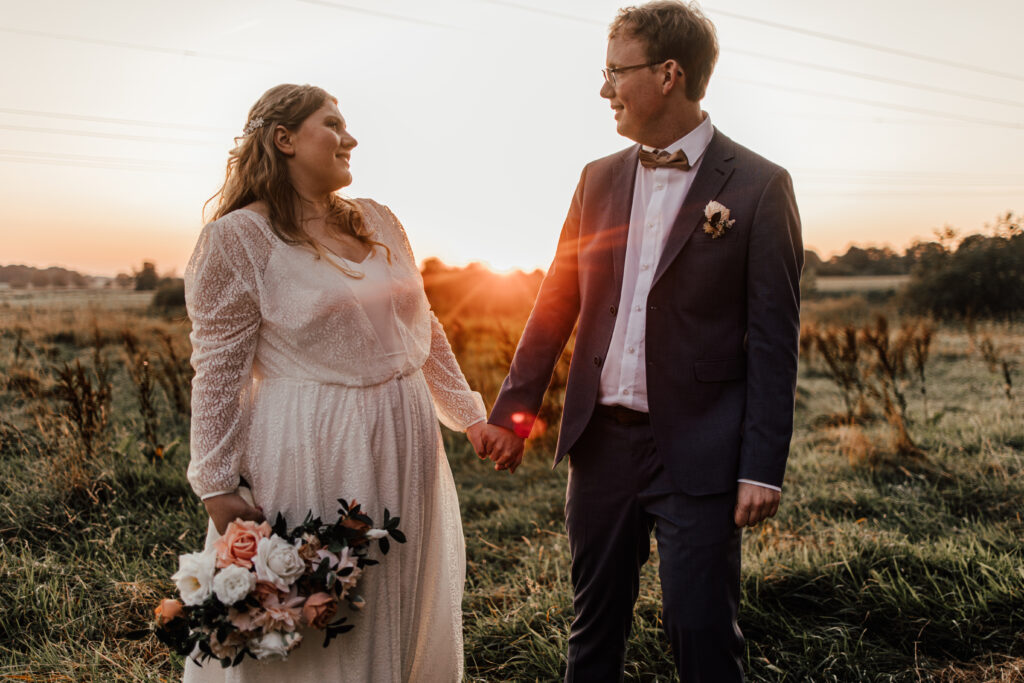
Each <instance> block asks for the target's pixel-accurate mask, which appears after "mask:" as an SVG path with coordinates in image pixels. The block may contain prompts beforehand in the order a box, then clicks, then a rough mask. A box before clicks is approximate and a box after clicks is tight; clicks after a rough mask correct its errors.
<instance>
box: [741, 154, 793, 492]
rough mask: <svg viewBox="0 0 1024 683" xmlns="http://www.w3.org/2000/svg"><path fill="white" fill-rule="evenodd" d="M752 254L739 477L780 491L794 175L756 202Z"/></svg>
mask: <svg viewBox="0 0 1024 683" xmlns="http://www.w3.org/2000/svg"><path fill="white" fill-rule="evenodd" d="M748 250H749V251H748V254H747V352H746V353H747V401H746V413H745V416H744V420H743V433H742V446H741V449H740V462H739V473H738V478H739V479H746V480H751V481H755V482H762V483H765V484H771V485H773V486H782V478H783V475H784V474H785V470H786V459H787V457H788V455H789V442H790V439H791V437H792V435H793V405H794V400H795V396H796V374H797V354H798V348H799V337H800V271H801V269H802V268H803V259H804V250H803V242H802V240H801V237H800V216H799V213H798V212H797V207H796V198H795V196H794V194H793V184H792V182H791V180H790V177H789V174H788V173H787V172H786V171H785V170H783V169H779V170H778V171H776V173H775V174H774V175H773V176H772V178H771V179H770V180H769V181H768V184H767V185H766V186H765V189H764V192H763V193H762V195H761V198H760V200H759V201H758V206H757V210H756V214H755V216H754V220H753V223H752V226H751V231H750V241H749V247H748Z"/></svg>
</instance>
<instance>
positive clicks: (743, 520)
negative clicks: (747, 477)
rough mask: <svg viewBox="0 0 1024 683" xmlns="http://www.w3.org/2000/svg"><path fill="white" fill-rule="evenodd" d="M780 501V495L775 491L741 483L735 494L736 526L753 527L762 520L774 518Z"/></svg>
mask: <svg viewBox="0 0 1024 683" xmlns="http://www.w3.org/2000/svg"><path fill="white" fill-rule="evenodd" d="M781 499H782V494H781V493H779V492H778V491H776V490H775V489H770V488H767V487H765V486H758V485H757V484H748V483H747V482H745V481H741V482H740V483H739V489H738V490H737V492H736V512H735V513H734V521H735V522H736V526H738V527H744V526H754V525H755V524H757V523H758V522H760V521H761V520H763V519H768V518H769V517H773V516H775V513H776V512H778V511H779V501H780V500H781Z"/></svg>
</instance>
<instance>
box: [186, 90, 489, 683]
mask: <svg viewBox="0 0 1024 683" xmlns="http://www.w3.org/2000/svg"><path fill="white" fill-rule="evenodd" d="M237 143H238V144H237V145H236V147H235V149H233V150H232V152H231V155H230V158H229V160H228V164H227V176H226V179H225V181H224V185H223V186H222V187H221V189H220V192H219V193H218V195H215V198H217V197H219V202H218V204H217V208H216V212H215V215H214V218H215V220H214V221H213V222H212V223H209V224H208V225H207V226H206V227H205V228H203V231H202V234H201V235H200V237H199V241H198V244H197V245H196V248H195V252H194V253H193V255H192V258H191V260H190V261H189V264H188V267H187V269H186V273H185V291H186V301H187V305H188V313H189V317H190V318H191V320H192V334H191V340H192V346H193V353H192V364H193V366H194V367H195V370H196V375H195V380H194V381H193V386H192V442H191V443H192V445H191V463H190V465H189V468H188V478H189V482H190V483H191V484H192V487H193V489H194V490H195V492H196V494H198V495H199V496H200V497H201V498H202V500H203V503H204V504H205V505H206V509H207V511H208V512H209V515H210V530H209V533H208V536H207V547H209V546H210V545H211V544H212V543H213V542H214V541H215V540H216V539H217V538H218V534H219V533H220V532H223V531H224V529H225V527H226V526H227V524H228V522H230V521H232V520H234V519H235V518H238V517H241V518H243V519H250V520H261V519H263V515H264V513H265V514H266V515H267V516H268V517H269V518H271V519H273V518H274V516H276V514H277V513H278V512H281V513H283V514H284V515H285V517H286V518H287V520H288V522H289V524H290V525H295V524H298V523H299V522H301V521H302V519H303V517H304V516H305V515H306V513H307V512H308V511H310V510H312V512H313V514H314V515H319V516H321V517H322V518H323V519H324V521H325V522H330V521H333V520H334V519H336V518H337V513H336V510H337V508H338V505H337V499H338V498H346V499H348V500H350V501H351V500H352V499H356V500H357V501H359V502H360V503H361V504H362V505H363V508H364V509H365V510H366V512H367V514H369V515H371V516H372V517H374V518H378V517H380V516H382V515H383V508H384V506H388V507H390V509H391V510H392V511H394V512H393V514H400V515H401V518H402V522H401V524H402V529H403V530H404V531H405V533H406V536H407V538H408V542H407V543H405V544H401V545H394V546H392V551H391V552H390V553H389V554H388V556H387V557H386V558H383V559H384V561H383V562H382V563H381V564H380V566H378V567H375V568H374V570H373V571H371V572H367V573H366V575H364V578H363V579H362V582H361V584H360V594H361V595H363V596H364V597H365V599H366V607H365V608H364V609H363V610H362V611H361V612H359V613H357V614H354V615H351V616H349V623H353V624H354V625H355V629H354V630H352V631H351V632H349V633H347V634H345V635H343V636H342V637H340V638H339V639H338V640H336V641H334V642H333V643H332V644H331V645H330V647H327V648H324V647H322V646H321V642H320V639H319V638H318V637H316V636H317V634H316V633H310V634H309V637H308V638H307V639H306V642H304V643H303V644H302V646H301V647H299V648H298V649H296V650H294V651H293V652H292V653H291V654H290V655H289V656H288V659H287V661H277V662H265V661H256V660H253V659H251V658H247V659H246V660H245V661H244V663H242V664H241V665H240V666H237V667H234V668H229V669H221V668H220V667H219V666H218V664H217V662H216V661H213V660H211V661H209V662H208V663H207V664H205V665H204V666H203V667H198V666H197V665H196V664H195V663H194V662H193V661H192V660H191V659H189V660H188V661H186V666H185V679H184V680H185V681H189V682H193V681H194V682H200V681H237V682H245V683H251V682H264V681H266V682H267V683H270V682H273V683H279V682H281V681H287V682H288V683H302V682H305V681H308V682H311V683H312V682H314V681H316V682H319V681H332V682H335V681H350V682H353V683H377V682H385V681H386V682H392V681H393V682H401V681H416V682H426V683H433V682H435V681H436V682H438V683H447V682H450V681H458V680H460V679H461V677H462V669H463V654H462V616H461V615H462V612H461V606H462V587H463V582H464V577H465V547H464V541H463V536H462V525H461V522H460V518H459V508H458V501H457V499H456V494H455V486H454V483H453V481H452V475H451V470H450V469H449V467H448V462H447V459H446V457H445V453H444V450H443V447H442V444H441V436H440V431H439V429H438V425H437V420H438V417H440V419H441V421H442V422H444V424H445V425H446V426H448V427H450V428H452V429H455V430H465V431H466V432H467V434H468V436H469V438H470V441H471V442H472V443H473V445H474V447H476V449H477V450H478V451H479V450H481V449H480V445H481V444H480V439H481V432H482V430H483V429H484V419H485V413H484V406H483V402H482V400H481V398H480V396H479V394H477V393H476V392H473V391H471V390H470V388H469V386H468V385H467V383H466V380H465V378H464V377H463V375H462V372H461V371H460V370H459V366H458V364H457V363H456V360H455V357H454V355H453V354H452V351H451V348H450V347H449V345H448V342H447V340H446V338H445V335H444V330H443V329H442V328H441V325H440V323H439V322H438V321H437V319H436V318H435V317H434V315H433V313H432V312H431V311H430V308H429V304H428V303H427V299H426V296H425V294H424V291H423V282H422V279H421V278H420V274H419V271H418V269H417V267H416V262H415V260H414V259H413V255H412V251H411V249H410V247H409V242H408V239H407V238H406V235H405V231H404V230H403V228H402V225H401V223H399V221H398V219H397V218H395V215H394V214H393V213H391V211H390V210H389V209H388V208H387V207H386V206H382V205H381V204H378V203H377V202H375V201H373V200H370V199H357V200H348V199H345V198H342V197H340V196H339V195H337V194H335V192H336V191H337V190H338V189H340V188H342V187H345V186H346V185H348V184H350V183H351V182H352V174H351V171H350V169H349V158H350V155H351V152H352V149H353V148H354V147H355V146H356V140H355V138H353V137H352V135H351V134H349V132H348V130H347V129H346V127H345V119H344V118H343V117H342V115H341V113H340V112H339V110H338V106H337V101H336V100H335V99H334V98H333V97H331V96H330V95H328V94H327V93H326V92H325V91H324V90H322V89H320V88H317V87H314V86H309V85H304V86H298V85H279V86H277V87H274V88H271V89H270V90H268V91H267V92H266V93H264V94H263V96H262V97H260V99H259V101H257V102H256V104H255V105H253V107H252V109H251V110H250V111H249V118H248V122H247V124H246V126H245V133H244V135H243V136H242V137H241V138H239V139H238V141H237ZM435 411H436V412H435ZM240 477H244V479H245V481H246V482H247V483H248V485H249V486H250V487H251V492H252V499H251V500H252V501H253V503H254V504H251V503H250V502H248V499H247V498H246V497H245V495H243V492H244V489H243V490H240V489H239V482H240ZM244 493H246V494H247V492H244Z"/></svg>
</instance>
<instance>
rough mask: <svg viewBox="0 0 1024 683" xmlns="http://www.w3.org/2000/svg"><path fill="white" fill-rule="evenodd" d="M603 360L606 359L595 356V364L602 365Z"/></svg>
mask: <svg viewBox="0 0 1024 683" xmlns="http://www.w3.org/2000/svg"><path fill="white" fill-rule="evenodd" d="M603 362H604V359H602V358H601V356H594V365H596V366H597V367H601V363H603Z"/></svg>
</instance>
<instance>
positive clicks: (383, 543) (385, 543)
mask: <svg viewBox="0 0 1024 683" xmlns="http://www.w3.org/2000/svg"><path fill="white" fill-rule="evenodd" d="M377 542H378V543H380V551H381V552H382V553H383V554H385V555H387V554H388V551H389V550H391V541H389V540H388V538H387V536H385V537H384V538H382V539H380V540H379V541H377Z"/></svg>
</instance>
